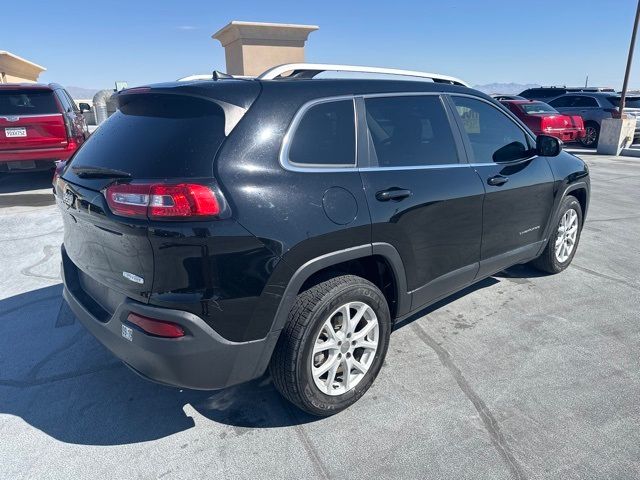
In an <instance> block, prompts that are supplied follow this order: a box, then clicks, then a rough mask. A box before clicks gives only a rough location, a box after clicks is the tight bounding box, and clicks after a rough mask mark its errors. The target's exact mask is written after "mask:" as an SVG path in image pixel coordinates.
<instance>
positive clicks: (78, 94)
mask: <svg viewBox="0 0 640 480" xmlns="http://www.w3.org/2000/svg"><path fill="white" fill-rule="evenodd" d="M64 88H66V89H67V92H69V95H71V97H72V98H74V99H75V100H85V99H87V98H89V99H91V98H93V96H94V95H95V94H96V93H98V92H99V91H100V89H99V88H84V87H72V86H69V87H64Z"/></svg>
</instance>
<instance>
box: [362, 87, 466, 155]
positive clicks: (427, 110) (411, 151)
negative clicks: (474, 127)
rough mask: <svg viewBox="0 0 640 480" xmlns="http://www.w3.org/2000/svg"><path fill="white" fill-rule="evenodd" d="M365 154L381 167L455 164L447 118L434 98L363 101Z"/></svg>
mask: <svg viewBox="0 0 640 480" xmlns="http://www.w3.org/2000/svg"><path fill="white" fill-rule="evenodd" d="M365 105H366V109H367V126H368V127H369V141H370V148H369V152H370V155H372V157H373V160H374V163H375V158H377V160H378V165H379V166H381V167H406V166H422V165H443V164H451V163H458V152H457V149H456V144H455V140H454V138H453V133H452V132H451V127H450V124H449V119H448V118H447V114H446V112H445V110H444V106H443V105H442V101H441V100H440V97H438V96H435V95H424V96H419V95H414V96H406V97H402V96H393V97H374V98H367V99H365Z"/></svg>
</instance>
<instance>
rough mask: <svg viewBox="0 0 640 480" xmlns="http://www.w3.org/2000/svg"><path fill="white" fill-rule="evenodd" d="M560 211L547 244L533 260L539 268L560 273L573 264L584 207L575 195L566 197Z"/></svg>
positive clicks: (533, 263) (534, 264) (532, 263)
mask: <svg viewBox="0 0 640 480" xmlns="http://www.w3.org/2000/svg"><path fill="white" fill-rule="evenodd" d="M559 211H560V216H559V219H558V221H557V223H556V225H555V226H554V229H553V232H552V234H551V236H550V237H549V241H548V243H547V246H546V247H545V249H544V250H543V251H542V254H541V255H540V256H539V257H538V258H536V259H535V260H533V261H532V262H531V265H533V266H534V267H536V268H537V269H538V270H542V271H543V272H547V273H560V272H561V271H563V270H564V269H565V268H567V267H568V266H569V265H570V264H571V261H572V260H573V257H574V255H575V254H576V250H577V249H578V242H579V241H580V233H581V232H582V207H581V206H580V202H578V200H577V199H576V198H575V197H573V196H567V197H566V198H564V200H562V203H561V204H560V210H559Z"/></svg>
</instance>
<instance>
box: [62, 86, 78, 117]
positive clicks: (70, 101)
mask: <svg viewBox="0 0 640 480" xmlns="http://www.w3.org/2000/svg"><path fill="white" fill-rule="evenodd" d="M61 92H62V93H63V94H64V95H65V96H66V97H67V99H68V100H69V103H70V104H71V109H72V110H73V111H74V112H80V109H79V108H78V106H77V105H76V102H75V101H74V100H73V97H71V95H69V92H67V91H66V90H61Z"/></svg>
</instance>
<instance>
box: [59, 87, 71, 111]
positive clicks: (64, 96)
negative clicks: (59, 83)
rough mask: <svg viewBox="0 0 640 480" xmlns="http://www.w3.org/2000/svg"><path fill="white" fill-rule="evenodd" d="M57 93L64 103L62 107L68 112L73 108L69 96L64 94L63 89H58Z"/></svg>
mask: <svg viewBox="0 0 640 480" xmlns="http://www.w3.org/2000/svg"><path fill="white" fill-rule="evenodd" d="M56 95H57V96H58V100H60V103H61V104H62V109H63V110H64V111H65V112H68V111H70V110H71V109H72V108H73V107H72V106H71V104H70V103H69V99H68V98H67V96H66V95H65V94H64V92H63V91H62V90H56Z"/></svg>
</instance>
